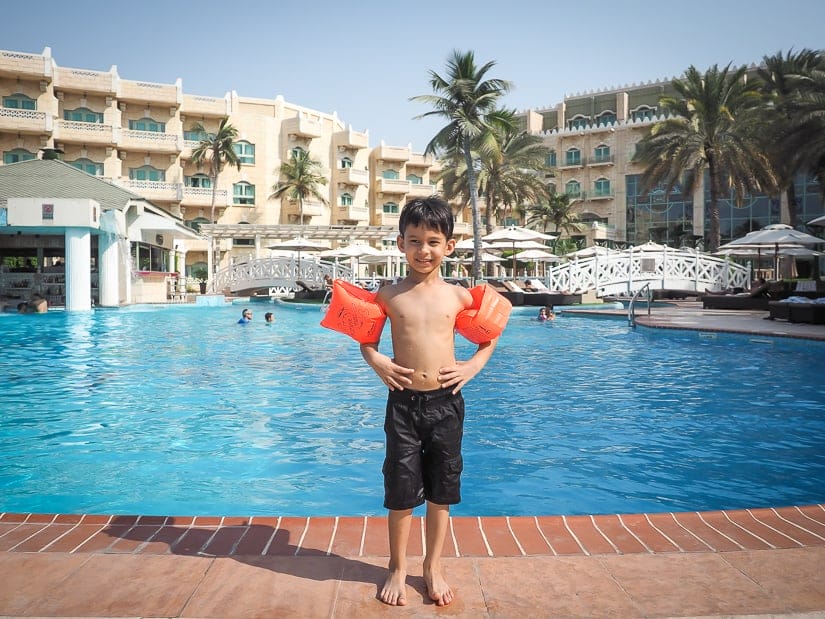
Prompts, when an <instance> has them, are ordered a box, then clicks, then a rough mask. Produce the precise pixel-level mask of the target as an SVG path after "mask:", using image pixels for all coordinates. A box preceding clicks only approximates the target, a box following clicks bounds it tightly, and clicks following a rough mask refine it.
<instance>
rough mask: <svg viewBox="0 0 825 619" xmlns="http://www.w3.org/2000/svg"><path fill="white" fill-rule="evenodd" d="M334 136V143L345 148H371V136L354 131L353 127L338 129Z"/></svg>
mask: <svg viewBox="0 0 825 619" xmlns="http://www.w3.org/2000/svg"><path fill="white" fill-rule="evenodd" d="M334 138H335V139H334V140H333V144H335V145H336V146H338V147H343V148H352V149H359V148H369V145H370V140H369V136H368V135H367V134H366V133H362V132H360V131H353V130H352V129H347V130H346V131H338V132H337V133H336V134H335V136H334Z"/></svg>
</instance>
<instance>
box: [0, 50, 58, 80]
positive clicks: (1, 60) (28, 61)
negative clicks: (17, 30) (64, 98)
mask: <svg viewBox="0 0 825 619" xmlns="http://www.w3.org/2000/svg"><path fill="white" fill-rule="evenodd" d="M51 66H52V65H51V59H50V58H46V57H45V56H42V55H40V54H23V53H21V52H9V51H5V50H0V75H9V76H12V77H18V76H20V77H49V76H50V75H51Z"/></svg>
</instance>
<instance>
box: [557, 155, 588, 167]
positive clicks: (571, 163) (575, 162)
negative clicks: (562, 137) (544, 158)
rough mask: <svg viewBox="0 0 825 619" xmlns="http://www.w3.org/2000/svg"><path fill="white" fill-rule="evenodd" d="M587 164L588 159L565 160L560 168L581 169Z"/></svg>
mask: <svg viewBox="0 0 825 619" xmlns="http://www.w3.org/2000/svg"><path fill="white" fill-rule="evenodd" d="M586 162H587V157H579V158H578V159H565V160H564V161H562V162H561V163H560V164H559V166H558V167H560V168H580V167H582V166H583V165H585V164H586Z"/></svg>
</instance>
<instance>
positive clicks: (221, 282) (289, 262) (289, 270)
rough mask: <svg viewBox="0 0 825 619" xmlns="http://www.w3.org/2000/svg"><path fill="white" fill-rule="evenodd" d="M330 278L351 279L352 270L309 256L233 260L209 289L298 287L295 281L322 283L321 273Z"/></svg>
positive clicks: (236, 289)
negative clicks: (237, 261)
mask: <svg viewBox="0 0 825 619" xmlns="http://www.w3.org/2000/svg"><path fill="white" fill-rule="evenodd" d="M325 275H329V276H330V277H332V278H333V279H336V278H342V279H351V277H352V270H351V269H350V268H349V267H343V266H341V265H339V264H336V263H335V262H327V261H324V260H322V261H320V262H317V261H315V260H313V259H311V258H301V261H300V264H299V263H298V260H297V259H296V258H260V259H258V260H249V261H247V262H241V263H238V264H233V265H232V266H231V267H228V268H224V269H221V270H220V271H218V272H217V273H216V274H215V278H214V280H213V281H212V285H211V286H210V290H211V291H212V292H224V291H227V290H228V291H229V292H232V293H238V292H244V291H251V290H256V289H258V288H282V289H284V290H294V289H296V288H298V285H297V284H296V283H295V282H296V281H302V282H305V283H307V284H319V285H320V284H323V282H324V276H325Z"/></svg>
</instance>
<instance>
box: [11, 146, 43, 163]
mask: <svg viewBox="0 0 825 619" xmlns="http://www.w3.org/2000/svg"><path fill="white" fill-rule="evenodd" d="M34 158H35V155H34V153H30V152H29V151H27V150H23V149H22V148H15V149H13V150H7V151H6V152H4V153H3V163H17V162H18V161H29V160H30V159H34Z"/></svg>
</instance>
